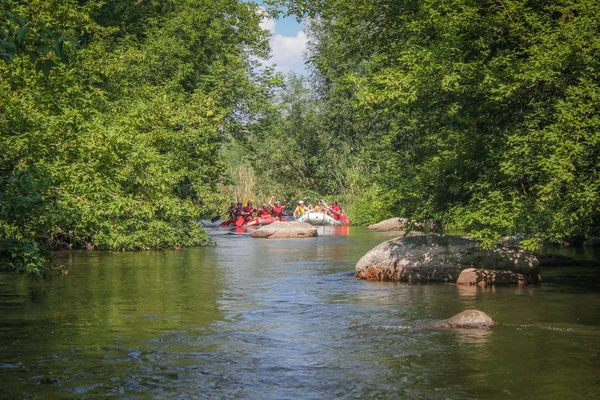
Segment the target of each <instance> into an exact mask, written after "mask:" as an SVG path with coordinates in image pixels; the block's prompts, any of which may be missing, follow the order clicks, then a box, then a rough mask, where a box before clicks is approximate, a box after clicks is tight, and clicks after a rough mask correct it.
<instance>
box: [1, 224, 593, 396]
mask: <svg viewBox="0 0 600 400" xmlns="http://www.w3.org/2000/svg"><path fill="white" fill-rule="evenodd" d="M321 229H322V230H321V232H320V233H321V235H320V236H319V237H318V238H313V239H301V240H289V239H288V240H285V239H282V240H257V239H252V238H251V237H249V235H248V234H246V233H245V232H243V231H242V233H236V232H234V231H229V230H216V229H215V230H212V231H210V232H209V233H210V234H211V235H213V237H214V239H215V241H216V242H217V246H214V247H203V248H191V249H184V250H172V251H164V252H143V253H116V252H64V253H58V254H57V255H56V261H57V262H59V263H62V264H64V265H65V266H66V267H67V268H68V269H69V271H70V274H69V275H66V276H63V275H61V276H58V275H57V276H52V277H49V278H46V279H44V280H41V281H40V280H37V281H36V280H31V279H28V278H22V277H15V276H13V275H0V313H1V314H0V397H2V398H16V399H19V398H68V399H71V398H97V397H105V396H114V397H118V398H132V399H133V398H153V399H154V398H155V399H162V398H182V399H183V398H210V399H212V398H224V399H230V398H245V399H292V398H293V399H330V398H342V399H344V398H381V399H403V398H409V399H410V398H414V399H507V398H514V399H522V398H531V399H566V398H598V397H599V396H600V284H599V282H600V271H599V269H598V268H593V267H562V268H552V269H545V270H543V272H542V274H543V278H544V283H542V284H541V285H536V286H530V287H498V288H495V289H481V288H471V287H466V288H465V287H462V288H459V287H456V286H455V285H441V284H431V285H426V284H416V285H415V284H413V285H406V284H396V283H379V282H367V281H361V280H357V279H355V278H354V277H353V276H352V273H353V270H354V265H355V264H356V262H357V260H358V259H359V258H360V257H361V256H362V255H363V254H364V253H365V252H366V251H368V250H369V249H371V248H372V247H374V246H375V245H377V244H378V243H380V242H382V241H383V240H386V239H388V238H389V234H384V233H374V232H368V231H366V230H365V229H364V228H355V227H350V228H349V227H330V228H321ZM565 251H570V250H565ZM574 254H575V255H576V256H578V257H584V258H594V259H596V260H600V257H599V256H600V255H599V254H598V253H591V252H590V251H588V252H587V253H584V252H582V251H580V252H579V253H574ZM470 308H477V309H479V310H482V311H484V312H486V313H488V314H489V315H491V316H492V318H494V320H496V321H498V322H499V326H498V327H496V328H494V329H493V330H491V331H475V332H465V331H440V330H430V329H418V328H415V325H418V324H421V323H427V322H432V321H436V320H440V319H445V318H448V317H451V316H452V315H454V314H456V313H458V312H461V311H463V310H466V309H470Z"/></svg>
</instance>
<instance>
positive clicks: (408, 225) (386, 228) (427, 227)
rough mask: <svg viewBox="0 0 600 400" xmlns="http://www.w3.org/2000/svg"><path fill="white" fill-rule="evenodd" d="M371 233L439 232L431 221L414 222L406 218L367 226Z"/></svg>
mask: <svg viewBox="0 0 600 400" xmlns="http://www.w3.org/2000/svg"><path fill="white" fill-rule="evenodd" d="M367 229H369V230H371V231H378V232H405V231H409V232H411V233H416V232H418V233H419V234H421V233H432V232H439V230H440V229H439V226H438V224H436V223H435V222H433V221H424V222H416V221H412V220H409V219H408V218H399V217H394V218H389V219H386V220H383V221H381V222H378V223H376V224H372V225H369V227H368V228H367Z"/></svg>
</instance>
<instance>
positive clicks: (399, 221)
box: [367, 217, 408, 231]
mask: <svg viewBox="0 0 600 400" xmlns="http://www.w3.org/2000/svg"><path fill="white" fill-rule="evenodd" d="M407 223H408V219H406V218H398V217H396V218H390V219H386V220H384V221H381V222H378V223H376V224H373V225H369V227H368V228H367V229H369V230H370V231H404V228H405V226H406V224H407Z"/></svg>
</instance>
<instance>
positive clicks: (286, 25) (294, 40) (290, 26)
mask: <svg viewBox="0 0 600 400" xmlns="http://www.w3.org/2000/svg"><path fill="white" fill-rule="evenodd" d="M261 27H262V28H263V29H267V30H268V31H269V32H271V54H272V57H271V58H270V59H269V60H268V61H267V62H268V63H271V64H276V65H277V67H276V70H277V71H281V72H283V73H286V74H287V73H289V72H292V71H293V72H296V73H298V74H305V73H306V70H305V66H304V57H303V54H304V52H305V51H306V41H307V38H306V35H305V34H304V32H303V31H302V29H303V28H304V25H303V24H302V23H298V22H297V21H296V18H295V17H286V18H280V19H270V18H265V19H263V21H262V23H261Z"/></svg>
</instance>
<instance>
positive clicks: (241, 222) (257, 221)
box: [219, 217, 275, 226]
mask: <svg viewBox="0 0 600 400" xmlns="http://www.w3.org/2000/svg"><path fill="white" fill-rule="evenodd" d="M273 222H275V218H273V217H260V218H253V219H251V220H245V219H238V220H237V221H234V220H231V219H230V220H229V221H224V222H222V223H221V225H219V226H257V225H268V224H272V223H273Z"/></svg>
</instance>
